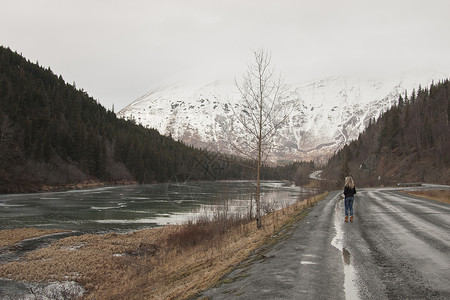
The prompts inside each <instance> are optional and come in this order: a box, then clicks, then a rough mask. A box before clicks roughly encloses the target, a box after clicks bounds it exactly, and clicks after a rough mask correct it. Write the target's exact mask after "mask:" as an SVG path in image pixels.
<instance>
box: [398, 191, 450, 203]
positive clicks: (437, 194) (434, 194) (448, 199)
mask: <svg viewBox="0 0 450 300" xmlns="http://www.w3.org/2000/svg"><path fill="white" fill-rule="evenodd" d="M406 193H408V194H411V195H416V196H419V197H423V198H427V199H432V200H436V201H439V202H443V203H447V204H450V190H427V191H407V192H406Z"/></svg>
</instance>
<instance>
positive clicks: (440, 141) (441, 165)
mask: <svg viewBox="0 0 450 300" xmlns="http://www.w3.org/2000/svg"><path fill="white" fill-rule="evenodd" d="M408 95H409V96H407V97H399V98H398V99H397V101H396V103H395V105H394V106H393V107H392V108H391V109H389V110H388V111H386V112H385V113H383V114H382V116H381V117H380V118H379V119H378V120H377V121H376V122H372V123H371V124H370V125H369V126H368V127H367V129H366V130H365V131H364V132H363V133H362V134H361V135H360V136H359V138H358V139H357V140H355V141H353V142H351V143H350V144H349V145H346V146H345V147H344V148H343V149H342V150H340V151H338V152H337V153H336V155H334V156H333V157H331V158H330V160H329V162H328V165H327V167H326V168H325V170H324V171H323V173H322V176H323V177H324V178H327V179H336V180H337V182H338V186H339V187H342V186H343V178H344V176H348V175H353V176H354V177H355V180H356V182H357V183H358V185H359V186H370V185H372V186H373V185H380V184H381V185H394V184H396V183H398V182H427V183H441V184H450V125H449V124H450V123H449V121H450V82H449V80H448V79H447V80H444V81H441V82H440V83H435V84H433V85H431V86H429V87H421V88H420V89H418V90H416V91H408Z"/></svg>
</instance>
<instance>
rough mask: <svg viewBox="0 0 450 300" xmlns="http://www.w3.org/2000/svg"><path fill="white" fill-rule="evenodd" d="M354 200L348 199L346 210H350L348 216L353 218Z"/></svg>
mask: <svg viewBox="0 0 450 300" xmlns="http://www.w3.org/2000/svg"><path fill="white" fill-rule="evenodd" d="M354 200H355V198H353V197H349V198H348V209H349V210H350V216H353V202H354Z"/></svg>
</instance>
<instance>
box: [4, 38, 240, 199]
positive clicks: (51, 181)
mask: <svg viewBox="0 0 450 300" xmlns="http://www.w3.org/2000/svg"><path fill="white" fill-rule="evenodd" d="M218 159H219V157H218V156H217V155H216V154H214V153H210V152H207V151H205V150H199V149H194V148H193V147H189V146H186V145H185V144H183V143H180V142H176V141H174V140H173V139H171V138H170V137H166V136H161V135H160V134H159V133H158V132H157V131H156V130H153V129H146V128H143V127H142V126H140V125H136V124H134V123H133V122H130V121H125V120H123V119H118V118H117V117H116V115H115V114H114V113H113V112H111V111H107V110H106V109H105V108H104V107H103V106H101V105H100V104H99V103H98V102H97V101H95V100H94V99H92V97H90V96H89V95H88V94H87V93H86V92H84V91H83V90H77V89H76V88H75V87H74V86H72V85H70V84H67V83H65V82H64V80H63V78H62V77H61V76H59V77H58V76H56V75H55V74H54V73H53V72H52V71H51V70H50V68H48V69H44V68H42V67H40V66H39V65H37V64H34V63H31V62H30V61H28V60H26V59H25V58H23V57H22V56H20V55H18V54H17V53H14V52H12V51H11V50H10V49H7V48H4V47H0V193H5V192H7V193H8V192H24V191H36V190H41V189H43V188H45V186H54V187H56V188H58V187H65V186H68V185H71V184H78V183H81V182H86V181H88V182H91V183H99V182H107V183H114V182H123V181H138V182H158V181H168V180H186V179H188V178H190V179H193V180H195V179H196V180H200V179H223V178H226V179H228V178H241V171H242V170H241V169H240V168H239V167H238V166H234V167H233V168H231V165H230V164H229V163H228V162H227V163H222V162H221V161H218ZM212 164H214V168H213V167H212V166H211V165H212ZM233 172H234V173H233Z"/></svg>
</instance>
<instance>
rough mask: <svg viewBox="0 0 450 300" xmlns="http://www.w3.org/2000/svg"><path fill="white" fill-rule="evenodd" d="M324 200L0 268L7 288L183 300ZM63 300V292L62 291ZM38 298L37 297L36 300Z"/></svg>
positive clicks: (93, 243) (221, 217) (67, 244)
mask: <svg viewBox="0 0 450 300" xmlns="http://www.w3.org/2000/svg"><path fill="white" fill-rule="evenodd" d="M324 197H325V195H321V196H316V197H313V198H310V199H308V200H305V201H302V202H298V203H296V204H294V205H291V206H288V207H285V208H283V209H280V210H277V211H275V212H272V213H270V214H267V215H265V216H264V217H263V219H262V222H263V229H262V230H257V229H256V225H255V222H254V221H248V220H246V219H243V218H233V217H230V216H229V215H227V212H226V211H223V212H218V213H217V215H216V216H215V217H214V218H213V220H212V221H207V220H201V219H200V220H197V222H188V223H187V224H184V225H178V226H166V227H159V228H154V229H148V230H141V231H136V232H133V233H129V234H116V233H110V234H105V235H92V234H86V235H82V236H74V237H68V238H64V239H61V240H59V241H57V242H54V243H52V244H51V245H49V246H48V247H45V248H42V249H39V250H36V251H33V252H31V253H28V254H27V255H25V256H24V257H23V258H22V259H20V260H19V261H15V262H10V263H7V264H4V265H1V266H0V277H2V278H6V279H9V280H15V281H27V282H54V281H60V282H63V281H75V282H77V283H78V284H79V285H81V286H82V287H84V288H85V290H86V293H85V295H84V298H86V299H119V298H127V299H130V298H131V299H134V298H140V299H142V298H145V299H175V298H176V299H187V298H190V297H194V296H195V295H197V294H198V293H199V292H201V291H202V290H205V289H207V288H208V287H211V286H212V285H214V284H215V283H216V282H218V281H219V280H220V278H222V276H224V275H225V274H226V273H228V272H230V271H231V270H232V268H233V266H235V265H236V264H238V263H239V262H241V261H243V260H244V259H245V258H247V257H248V256H249V255H250V254H255V253H256V254H258V253H261V256H263V252H262V250H261V247H262V246H263V245H266V244H270V243H274V242H276V241H277V240H279V239H280V238H282V237H283V236H284V235H285V234H286V233H287V232H288V231H289V230H288V229H289V227H290V226H291V225H292V224H294V223H295V222H297V221H298V220H299V218H302V217H303V216H304V214H305V212H306V211H307V209H308V208H309V207H310V206H312V205H314V204H315V203H316V202H317V201H319V200H321V199H323V198H324ZM66 292H67V293H70V291H66ZM44 296H45V295H44Z"/></svg>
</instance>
